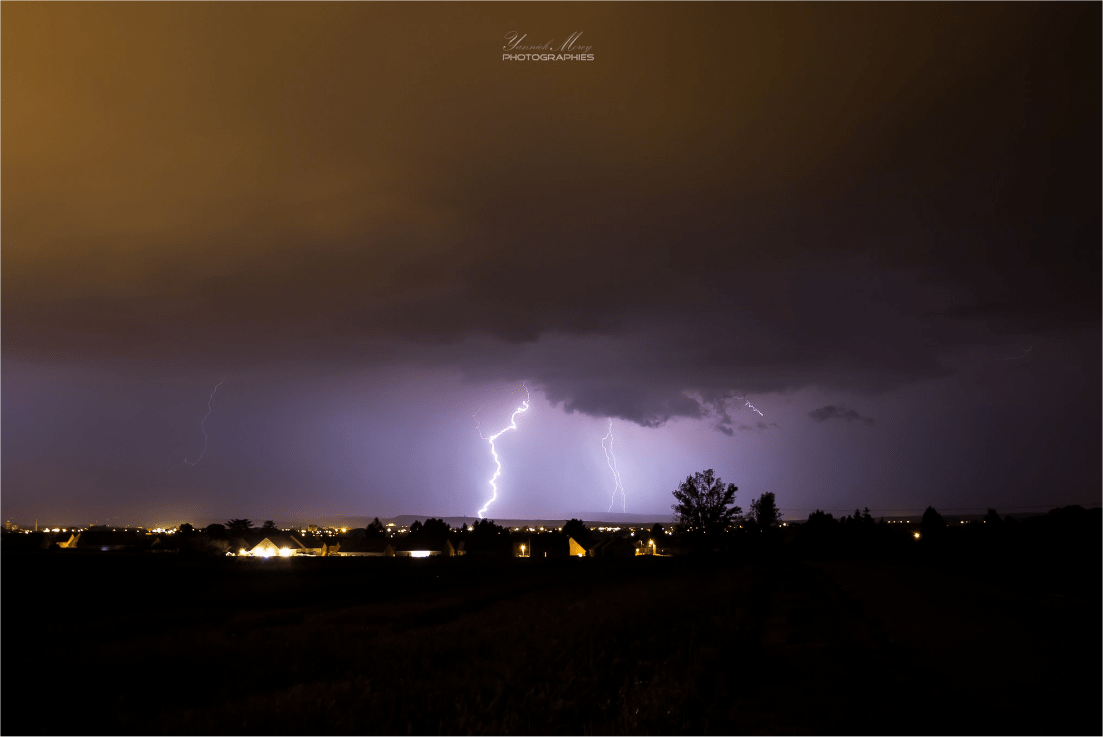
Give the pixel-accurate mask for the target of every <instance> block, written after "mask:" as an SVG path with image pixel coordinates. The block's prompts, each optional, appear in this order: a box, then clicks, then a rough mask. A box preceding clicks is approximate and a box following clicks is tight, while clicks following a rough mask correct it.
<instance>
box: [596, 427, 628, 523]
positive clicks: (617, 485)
mask: <svg viewBox="0 0 1103 737" xmlns="http://www.w3.org/2000/svg"><path fill="white" fill-rule="evenodd" d="M606 440H608V441H609V447H605V441H606ZM601 449H602V450H603V451H605V462H606V463H608V464H609V470H610V471H612V472H613V496H612V497H611V498H610V499H609V510H608V511H610V512H612V511H613V504H615V503H616V501H617V492H618V491H619V492H620V511H622V512H623V511H624V484H622V483H621V481H620V471H618V470H617V457H616V455H614V454H613V421H612V420H609V434H608V435H606V436H605V437H604V438H602V439H601Z"/></svg>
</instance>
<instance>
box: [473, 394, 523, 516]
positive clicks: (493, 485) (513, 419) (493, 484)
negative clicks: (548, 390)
mask: <svg viewBox="0 0 1103 737" xmlns="http://www.w3.org/2000/svg"><path fill="white" fill-rule="evenodd" d="M521 386H523V387H525V399H524V401H523V402H521V406H520V407H518V408H517V409H515V410H513V414H512V415H510V417H509V424H508V425H506V426H505V427H503V428H502V429H501V430H499V431H498V432H496V433H494V434H493V435H491V436H490V437H489V438H485V437H483V434H482V431H481V430H480V431H479V437H480V438H483V440H485V441H487V442H488V443H490V454H491V455H493V456H494V463H495V464H496V465H497V468H496V469H495V470H494V475H493V476H491V477H490V490H491V492H492V494H491V496H490V499H489V500H487V502H486V504H484V505H483V508H482V509H480V510H479V512H478V514H479V519H483V515H484V514H485V513H486V510H487V508H488V507H489V506H490V505H491V504H492V503H493V502H494V500H495V499H497V498H498V477H499V476H501V475H502V462H501V460H499V458H498V451H497V449H496V448H495V447H494V441H495V440H497V439H498V438H499V437H500V436H501V434H502V433H504V432H507V431H508V430H516V429H517V415H520V414H524V413H525V412H527V411H528V408H529V397H530V396H531V395H530V394H529V388H528V385H527V384H525V383H523V382H522V384H521ZM476 414H478V413H476ZM475 427H476V428H478V421H477V420H476V425H475Z"/></svg>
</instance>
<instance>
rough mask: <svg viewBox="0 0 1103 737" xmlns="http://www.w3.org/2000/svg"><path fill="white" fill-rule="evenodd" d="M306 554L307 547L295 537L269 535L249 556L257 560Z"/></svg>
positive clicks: (254, 547) (250, 551)
mask: <svg viewBox="0 0 1103 737" xmlns="http://www.w3.org/2000/svg"><path fill="white" fill-rule="evenodd" d="M306 552H307V549H306V546H305V545H303V544H302V543H301V542H299V540H298V539H297V538H296V537H295V536H294V535H269V536H268V537H266V538H264V539H263V540H261V541H260V542H259V543H257V544H256V545H255V546H253V548H252V549H250V550H249V552H248V555H252V556H254V557H257V558H271V557H273V556H279V557H281V558H286V557H288V556H292V555H305V554H306Z"/></svg>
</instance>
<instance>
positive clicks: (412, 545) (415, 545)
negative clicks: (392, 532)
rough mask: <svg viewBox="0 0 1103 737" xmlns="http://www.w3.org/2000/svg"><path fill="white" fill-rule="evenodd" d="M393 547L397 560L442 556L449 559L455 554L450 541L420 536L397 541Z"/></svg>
mask: <svg viewBox="0 0 1103 737" xmlns="http://www.w3.org/2000/svg"><path fill="white" fill-rule="evenodd" d="M393 547H394V554H395V556H397V557H399V558H436V557H438V556H442V555H443V556H444V557H446V558H451V557H452V556H454V555H455V554H456V548H455V546H453V545H452V542H451V541H450V540H447V539H444V540H440V539H433V538H431V537H428V536H420V535H419V536H417V537H411V536H407V537H404V538H402V539H401V540H397V541H396V543H395V545H394V546H393ZM461 555H462V554H461Z"/></svg>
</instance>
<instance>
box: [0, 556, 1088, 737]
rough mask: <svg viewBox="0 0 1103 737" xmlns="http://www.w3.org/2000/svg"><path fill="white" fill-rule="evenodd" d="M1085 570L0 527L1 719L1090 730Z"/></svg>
mask: <svg viewBox="0 0 1103 737" xmlns="http://www.w3.org/2000/svg"><path fill="white" fill-rule="evenodd" d="M1099 571H1100V568H1099V565H1098V563H1096V562H1094V561H1093V562H1091V563H1087V564H1085V565H1084V566H1082V567H1081V568H1080V569H1078V570H1069V569H1067V568H1065V569H1062V571H1061V573H1060V574H1058V573H1055V572H1054V571H1053V570H1050V569H1048V568H1046V567H1042V566H1037V565H1036V566H1033V567H1032V566H1029V565H1020V566H1016V567H1015V568H1013V569H1012V568H1000V567H998V566H992V565H990V564H989V565H985V566H979V565H978V566H973V567H967V568H961V567H956V566H955V567H951V566H949V565H947V564H945V563H934V562H914V561H912V562H906V561H904V562H868V561H856V560H851V561H823V562H816V563H809V562H800V561H796V560H781V561H778V560H772V561H771V560H760V561H757V562H749V563H748V562H743V563H740V562H735V561H732V560H729V559H719V558H705V559H700V560H699V559H695V558H692V557H689V558H636V559H629V560H600V559H597V560H595V559H567V560H550V561H549V560H539V559H500V560H477V559H474V558H470V557H468V558H453V559H429V560H402V559H393V558H386V559H364V558H316V559H311V558H300V559H290V560H279V559H272V560H245V559H239V558H202V557H196V558H191V557H188V556H178V555H161V556H158V555H148V554H146V555H126V554H111V553H88V554H85V553H81V552H79V551H73V552H72V553H70V552H69V551H56V552H53V553H50V552H33V553H18V552H9V553H4V555H3V574H4V577H3V580H4V598H3V623H4V625H3V627H4V630H3V632H4V640H3V644H4V647H3V652H4V659H3V665H4V699H3V707H4V708H3V716H2V725H0V726H2V729H3V732H4V734H16V733H44V734H54V733H63V734H64V733H84V734H96V733H101V734H102V733H115V734H120V733H121V734H126V733H200V734H203V733H248V734H260V733H272V734H326V733H386V734H405V733H552V734H555V733H586V734H589V733H597V734H603V733H630V734H649V733H650V734H656V733H664V734H668V733H675V734H676V733H718V734H733V733H817V734H818V733H847V734H850V733H876V734H886V733H888V734H912V733H922V734H932V733H933V734H947V733H948V734H968V733H981V734H993V733H998V734H1100V733H1101V730H1103V720H1101V716H1100V714H1101V711H1100V703H1101V702H1100V691H1101V675H1100V664H1101V637H1100V626H1101V604H1100V578H1099Z"/></svg>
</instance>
